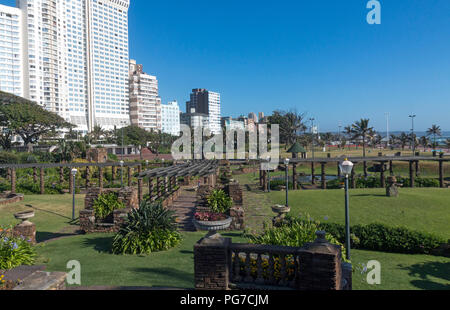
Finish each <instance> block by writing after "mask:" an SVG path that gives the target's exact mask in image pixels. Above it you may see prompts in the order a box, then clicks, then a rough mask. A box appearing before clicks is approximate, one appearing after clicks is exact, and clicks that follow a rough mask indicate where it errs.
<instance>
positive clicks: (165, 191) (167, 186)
mask: <svg viewBox="0 0 450 310" xmlns="http://www.w3.org/2000/svg"><path fill="white" fill-rule="evenodd" d="M168 181H169V180H168V179H167V177H164V195H166V194H167V192H168V191H169V182H168Z"/></svg>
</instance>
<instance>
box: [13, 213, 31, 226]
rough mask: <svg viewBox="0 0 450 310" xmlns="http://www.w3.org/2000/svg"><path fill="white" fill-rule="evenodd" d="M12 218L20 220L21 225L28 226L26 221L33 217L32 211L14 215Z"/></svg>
mask: <svg viewBox="0 0 450 310" xmlns="http://www.w3.org/2000/svg"><path fill="white" fill-rule="evenodd" d="M14 217H15V218H16V219H18V220H22V224H30V222H29V221H28V220H29V219H30V218H32V217H34V211H25V212H20V213H16V214H14Z"/></svg>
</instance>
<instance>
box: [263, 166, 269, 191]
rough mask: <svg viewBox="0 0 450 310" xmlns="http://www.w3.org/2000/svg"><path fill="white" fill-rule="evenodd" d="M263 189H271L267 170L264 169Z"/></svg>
mask: <svg viewBox="0 0 450 310" xmlns="http://www.w3.org/2000/svg"><path fill="white" fill-rule="evenodd" d="M262 187H263V191H265V192H267V191H268V190H269V184H268V182H267V171H266V170H263V186H262Z"/></svg>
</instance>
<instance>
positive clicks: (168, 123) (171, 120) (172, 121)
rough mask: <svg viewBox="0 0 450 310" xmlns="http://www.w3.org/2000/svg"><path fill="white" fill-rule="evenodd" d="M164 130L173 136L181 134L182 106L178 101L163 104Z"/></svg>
mask: <svg viewBox="0 0 450 310" xmlns="http://www.w3.org/2000/svg"><path fill="white" fill-rule="evenodd" d="M161 114H162V132H164V133H168V134H170V135H172V136H179V135H180V107H179V106H178V102H177V101H171V102H169V104H163V105H161Z"/></svg>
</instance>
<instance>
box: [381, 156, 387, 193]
mask: <svg viewBox="0 0 450 310" xmlns="http://www.w3.org/2000/svg"><path fill="white" fill-rule="evenodd" d="M380 166H381V170H380V183H381V188H385V187H386V177H385V176H384V162H381V165H380Z"/></svg>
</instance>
